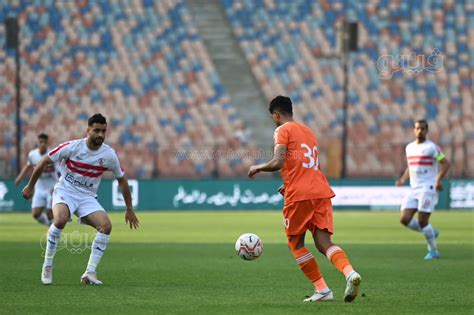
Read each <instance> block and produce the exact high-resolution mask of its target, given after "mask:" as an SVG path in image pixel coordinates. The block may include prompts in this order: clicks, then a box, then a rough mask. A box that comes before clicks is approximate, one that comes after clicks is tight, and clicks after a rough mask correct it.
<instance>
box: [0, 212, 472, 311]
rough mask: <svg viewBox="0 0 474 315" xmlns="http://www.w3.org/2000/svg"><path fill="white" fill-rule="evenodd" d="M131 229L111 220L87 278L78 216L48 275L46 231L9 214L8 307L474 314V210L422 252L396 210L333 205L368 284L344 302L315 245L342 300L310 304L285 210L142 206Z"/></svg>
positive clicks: (5, 243)
mask: <svg viewBox="0 0 474 315" xmlns="http://www.w3.org/2000/svg"><path fill="white" fill-rule="evenodd" d="M138 215H139V219H140V220H141V225H142V227H141V229H139V230H137V231H130V230H128V228H127V227H126V226H125V224H124V221H123V214H121V213H112V214H111V218H112V222H113V224H114V228H113V231H112V237H111V241H110V243H109V247H108V249H107V252H106V254H105V256H104V258H103V260H102V262H101V264H100V266H99V268H98V273H99V276H100V279H101V280H103V281H104V285H103V286H101V287H91V286H83V285H81V284H80V282H79V278H80V276H81V275H82V273H83V271H84V269H85V266H86V263H87V260H88V257H89V253H90V251H89V249H87V248H86V249H85V247H86V246H85V245H86V244H87V242H90V241H91V239H92V236H93V234H94V232H93V230H92V228H90V227H86V226H80V225H78V224H77V223H76V222H73V223H70V224H69V225H68V226H67V227H66V230H65V232H64V234H63V239H66V240H67V243H64V244H62V245H61V249H60V250H59V251H58V253H57V255H56V259H55V265H54V283H53V285H51V286H43V285H42V284H41V282H40V269H41V264H42V257H41V254H42V249H41V248H42V246H44V245H42V244H44V237H43V238H42V236H43V235H44V233H45V231H46V228H45V227H43V226H40V225H39V224H37V223H36V222H34V221H33V219H32V218H31V217H30V215H29V214H0V297H1V299H0V313H3V314H10V313H19V314H24V313H44V314H47V313H48V314H51V313H58V312H62V313H68V314H73V313H94V314H109V313H115V314H123V313H129V314H135V313H153V314H248V313H251V314H304V313H310V312H312V313H318V314H473V313H474V302H473V299H474V295H473V293H472V292H473V289H474V276H473V273H474V270H473V266H474V257H473V255H474V247H473V245H474V240H473V238H474V234H473V233H474V232H473V231H474V230H473V222H474V212H441V211H439V212H436V213H435V214H434V215H433V217H432V223H433V225H434V226H435V227H437V228H439V230H440V232H441V235H440V237H439V239H438V244H439V249H440V252H441V255H442V258H441V259H439V260H436V261H424V260H423V256H424V255H425V253H426V244H425V241H424V238H423V236H422V234H419V233H415V232H412V231H409V230H407V229H406V228H403V227H402V226H401V225H400V224H399V223H398V215H399V214H398V213H397V212H336V213H335V235H334V237H333V240H334V241H335V242H337V243H338V244H339V245H340V246H342V247H343V248H344V249H345V250H346V252H347V253H348V255H349V257H350V259H351V261H352V263H353V265H354V266H355V268H356V269H357V270H358V271H359V272H360V273H361V275H362V285H361V293H362V296H359V297H358V298H357V299H356V300H355V302H354V303H352V304H345V303H344V302H342V296H343V292H344V287H345V281H344V278H343V276H342V275H341V274H340V273H339V272H338V271H337V270H336V269H334V268H333V267H332V265H331V264H330V263H329V262H328V261H327V259H326V258H325V257H324V256H322V255H321V254H319V253H317V252H316V250H315V247H314V245H313V244H312V243H311V242H310V239H309V238H308V240H307V246H308V247H309V248H310V249H311V251H312V252H313V253H314V254H315V257H316V259H317V261H318V262H319V265H320V267H321V269H322V272H323V275H324V276H325V278H326V282H327V283H328V284H329V286H330V288H331V289H332V290H333V291H334V295H335V299H336V300H335V301H334V302H329V303H312V304H304V303H302V299H303V298H304V297H305V295H308V294H311V293H312V290H313V289H312V285H311V284H310V283H309V282H308V281H307V280H306V278H305V277H304V276H303V274H302V273H301V271H300V270H299V269H298V266H297V264H296V262H295V261H294V259H293V258H292V256H291V253H290V252H289V250H288V248H287V246H286V244H285V241H286V238H285V235H284V230H283V224H282V218H281V214H280V212H265V211H260V212H160V213H158V212H141V213H138ZM245 232H253V233H256V234H258V235H260V237H261V238H262V240H263V242H264V253H263V255H262V257H261V258H259V259H258V260H256V261H251V262H248V261H243V260H241V259H240V258H238V257H237V256H236V255H235V253H234V242H235V240H236V238H237V237H238V236H239V235H240V234H241V233H245Z"/></svg>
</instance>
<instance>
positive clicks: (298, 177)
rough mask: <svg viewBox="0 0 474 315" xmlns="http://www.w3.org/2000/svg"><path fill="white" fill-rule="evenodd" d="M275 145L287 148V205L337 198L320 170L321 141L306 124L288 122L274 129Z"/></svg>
mask: <svg viewBox="0 0 474 315" xmlns="http://www.w3.org/2000/svg"><path fill="white" fill-rule="evenodd" d="M273 140H274V143H275V145H277V144H284V145H285V146H286V159H285V164H283V168H282V170H281V177H282V178H283V184H284V185H285V204H287V203H291V202H295V201H301V200H310V199H321V198H332V197H334V196H335V194H334V192H333V191H332V189H331V187H329V183H328V181H327V179H326V177H325V176H324V174H323V173H322V172H321V171H320V170H319V160H318V140H317V139H316V135H315V134H314V133H313V132H312V131H311V129H309V128H308V127H306V126H305V125H303V124H299V123H296V122H287V123H285V124H283V125H281V126H280V127H278V128H277V129H276V130H275V134H274V136H273Z"/></svg>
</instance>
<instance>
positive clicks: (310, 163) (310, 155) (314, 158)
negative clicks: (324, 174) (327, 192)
mask: <svg viewBox="0 0 474 315" xmlns="http://www.w3.org/2000/svg"><path fill="white" fill-rule="evenodd" d="M301 147H302V148H303V149H305V150H306V152H305V154H304V157H305V158H307V159H308V160H307V161H305V162H303V167H304V168H312V169H314V170H318V169H319V155H318V147H317V146H314V147H313V149H311V148H310V147H309V145H307V144H306V143H302V144H301ZM306 162H307V163H306Z"/></svg>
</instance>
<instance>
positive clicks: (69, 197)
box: [53, 188, 105, 222]
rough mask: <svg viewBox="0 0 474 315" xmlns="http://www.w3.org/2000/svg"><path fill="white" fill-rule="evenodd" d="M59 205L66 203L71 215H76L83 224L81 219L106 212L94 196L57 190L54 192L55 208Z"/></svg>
mask: <svg viewBox="0 0 474 315" xmlns="http://www.w3.org/2000/svg"><path fill="white" fill-rule="evenodd" d="M59 203H64V204H65V205H67V206H68V208H69V215H70V216H71V217H72V215H73V214H75V215H76V216H77V217H78V218H79V222H81V218H83V217H86V216H88V215H89V214H91V213H93V212H96V211H104V212H105V210H104V208H103V207H102V206H101V205H100V203H99V201H97V199H96V198H95V197H93V196H87V195H77V194H73V193H70V192H68V191H65V190H63V189H58V188H55V189H54V192H53V207H54V206H55V205H57V204H59Z"/></svg>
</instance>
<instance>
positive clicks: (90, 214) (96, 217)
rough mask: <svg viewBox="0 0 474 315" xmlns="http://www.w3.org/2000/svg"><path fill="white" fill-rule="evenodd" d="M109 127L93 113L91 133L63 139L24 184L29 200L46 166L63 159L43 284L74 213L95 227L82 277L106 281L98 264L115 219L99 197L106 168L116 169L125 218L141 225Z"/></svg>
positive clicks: (50, 279) (50, 275)
mask: <svg viewBox="0 0 474 315" xmlns="http://www.w3.org/2000/svg"><path fill="white" fill-rule="evenodd" d="M106 131H107V120H106V119H105V117H104V116H102V115H101V114H95V115H93V116H91V117H90V118H89V120H88V128H87V138H83V139H79V140H72V141H68V142H65V143H63V144H61V145H59V146H58V147H57V148H55V149H53V150H52V151H50V152H49V153H48V155H47V156H45V157H43V159H42V160H41V161H40V162H39V163H38V165H37V166H36V167H35V169H34V171H33V174H32V175H31V178H30V181H29V183H28V185H27V186H26V187H25V188H24V189H23V192H22V194H23V197H24V198H26V199H30V198H31V196H32V194H33V187H34V186H35V184H36V181H37V180H38V178H39V177H40V176H41V174H42V173H43V170H44V169H45V167H46V166H47V165H49V164H51V163H53V162H59V161H64V167H63V169H62V173H61V178H60V179H59V182H58V183H57V184H56V186H55V187H54V192H53V224H51V226H50V227H49V231H48V240H47V245H46V253H45V257H44V263H43V268H42V273H41V281H42V282H43V283H44V284H51V283H52V282H53V258H54V255H55V253H56V248H57V245H58V244H59V241H60V239H61V232H62V231H63V229H64V227H65V226H66V224H67V222H68V219H69V218H70V217H71V216H72V215H73V214H75V215H76V216H77V217H79V220H80V222H81V223H85V224H88V225H90V226H92V227H94V228H95V229H96V230H97V234H96V236H95V239H94V241H93V242H92V247H91V254H90V257H89V262H88V264H87V268H86V271H85V272H84V274H83V275H82V277H81V282H82V283H84V284H94V285H100V284H102V282H101V281H100V280H98V279H97V275H96V268H97V265H98V264H99V262H100V260H101V258H102V256H103V255H104V252H105V249H106V247H107V244H108V242H109V236H110V232H111V231H112V223H111V222H110V219H109V217H108V216H107V213H106V212H105V210H104V208H103V207H102V206H101V205H100V203H99V202H98V201H97V189H98V187H99V184H100V180H101V178H102V175H103V173H104V172H105V171H112V173H113V174H114V175H115V177H116V178H117V180H118V182H119V186H120V190H121V191H122V194H123V198H124V200H125V204H126V207H127V210H126V212H125V222H126V223H128V224H129V225H130V228H132V227H134V228H135V229H136V228H137V227H138V225H139V222H138V219H137V217H136V215H135V212H134V211H133V208H132V197H131V194H130V188H129V186H128V181H127V177H126V176H125V173H124V171H123V170H122V168H121V167H120V162H119V159H118V157H117V154H116V153H115V151H114V150H113V149H112V148H111V147H110V146H108V145H106V144H105V143H104V139H105V134H106Z"/></svg>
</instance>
